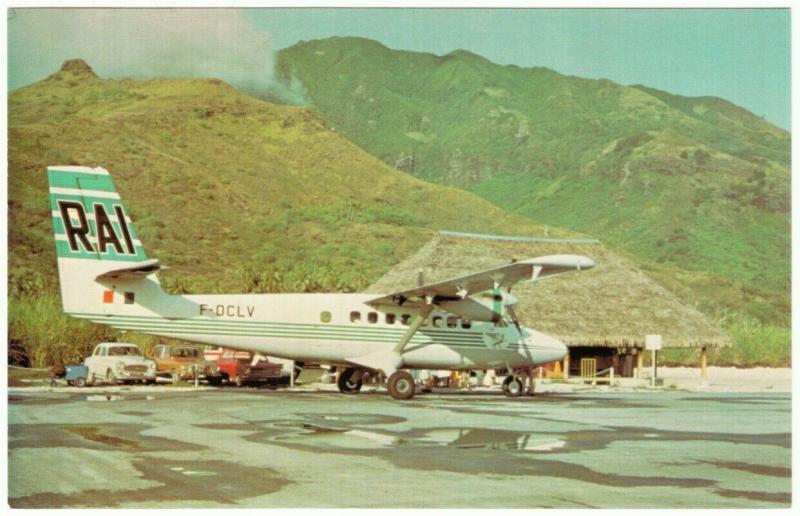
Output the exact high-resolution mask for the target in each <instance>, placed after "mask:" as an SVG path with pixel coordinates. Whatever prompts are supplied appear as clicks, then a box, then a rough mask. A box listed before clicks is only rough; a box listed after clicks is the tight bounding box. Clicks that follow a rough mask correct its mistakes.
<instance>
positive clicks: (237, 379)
mask: <svg viewBox="0 0 800 516" xmlns="http://www.w3.org/2000/svg"><path fill="white" fill-rule="evenodd" d="M231 381H232V382H233V384H234V385H235V386H237V387H241V386H242V385H244V380H242V375H240V374H237V375H236V376H234V377H233V380H231Z"/></svg>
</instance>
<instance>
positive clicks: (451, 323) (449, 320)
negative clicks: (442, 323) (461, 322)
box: [447, 316, 458, 328]
mask: <svg viewBox="0 0 800 516" xmlns="http://www.w3.org/2000/svg"><path fill="white" fill-rule="evenodd" d="M456 326H458V319H456V318H455V317H453V316H450V317H448V318H447V327H448V328H455V327H456Z"/></svg>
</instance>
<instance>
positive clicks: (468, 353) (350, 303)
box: [47, 166, 594, 400]
mask: <svg viewBox="0 0 800 516" xmlns="http://www.w3.org/2000/svg"><path fill="white" fill-rule="evenodd" d="M47 174H48V183H49V195H50V207H51V213H52V219H53V229H54V233H55V241H56V255H57V261H58V273H59V281H60V289H61V300H62V306H63V310H64V312H65V313H66V314H68V315H70V316H73V317H76V318H79V319H85V320H89V321H92V322H94V323H99V324H105V325H109V326H111V327H114V328H117V329H120V330H126V331H133V332H138V333H145V334H151V335H158V336H163V337H170V338H175V339H181V340H185V341H191V342H195V343H199V344H209V345H215V346H225V347H232V348H238V349H242V350H248V351H253V352H256V353H261V354H264V355H269V356H274V357H278V358H284V359H290V360H296V361H301V362H309V361H313V362H317V363H322V364H327V365H331V366H336V367H338V368H342V369H343V372H342V373H341V374H340V375H339V378H338V380H337V385H338V387H339V390H340V391H341V392H342V393H345V394H355V393H358V392H359V390H360V389H361V386H362V384H363V380H364V379H365V375H368V374H372V375H375V374H382V375H383V377H384V378H386V387H387V389H388V392H389V394H390V396H391V397H392V398H394V399H398V400H406V399H410V398H411V397H412V396H413V395H414V387H415V385H414V378H413V376H412V374H411V373H410V372H409V370H413V369H439V370H441V369H445V370H462V371H463V370H474V369H481V370H484V369H501V370H503V371H506V372H507V374H508V376H507V377H506V378H505V380H504V382H503V392H504V393H505V394H506V395H507V396H510V397H515V396H520V395H521V394H523V393H524V390H525V384H524V383H523V380H522V379H521V378H520V375H522V374H527V377H528V380H529V381H531V382H532V380H531V377H532V372H533V368H534V367H538V366H540V365H543V364H546V363H549V362H554V361H558V360H561V359H562V358H563V357H564V355H565V354H566V353H567V347H566V346H565V345H564V344H563V343H562V342H561V341H559V340H558V339H557V338H555V337H552V336H550V335H546V334H544V333H541V332H538V331H536V330H534V329H532V328H527V327H524V326H522V325H521V324H520V322H519V319H518V318H517V316H516V313H515V310H514V305H515V304H516V302H517V300H516V298H514V296H512V295H511V289H512V287H513V286H514V285H516V284H517V283H519V282H523V281H539V280H542V279H544V278H549V277H551V276H554V275H557V274H561V273H564V272H568V271H581V270H587V269H591V268H592V267H593V266H594V262H593V261H592V259H590V258H588V257H585V256H578V255H553V256H542V257H539V258H533V259H529V260H521V261H516V262H512V263H509V264H506V265H503V266H500V267H496V268H494V269H490V270H485V271H481V272H477V273H474V274H469V275H466V276H462V277H459V278H453V279H450V280H447V281H441V282H437V283H431V284H426V285H420V286H418V287H416V288H411V289H407V290H402V291H399V292H392V293H389V294H386V295H377V296H376V295H374V294H225V295H172V294H169V293H167V292H165V291H164V290H163V289H162V287H161V285H160V283H159V281H158V277H157V272H158V271H159V269H160V268H161V266H160V265H159V262H158V260H156V259H153V258H150V257H148V255H147V254H146V253H145V250H144V247H143V246H142V243H141V241H140V240H139V239H138V237H137V233H136V230H135V229H134V226H133V223H132V221H131V219H130V217H129V216H128V215H127V212H126V210H125V208H124V207H123V204H122V201H121V199H120V195H119V193H118V192H117V190H116V188H115V187H114V183H113V181H112V179H111V176H110V174H109V173H108V171H107V170H105V169H103V168H90V167H80V166H51V167H48V168H47ZM482 295H488V296H489V297H488V300H486V302H481V297H480V296H482ZM108 374H113V371H110V372H109V373H108Z"/></svg>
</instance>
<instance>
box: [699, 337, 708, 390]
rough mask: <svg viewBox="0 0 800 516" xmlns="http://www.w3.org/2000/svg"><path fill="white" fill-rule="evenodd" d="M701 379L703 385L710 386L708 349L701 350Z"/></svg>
mask: <svg viewBox="0 0 800 516" xmlns="http://www.w3.org/2000/svg"><path fill="white" fill-rule="evenodd" d="M700 379H701V380H702V381H703V385H708V348H707V347H705V346H703V347H702V348H700Z"/></svg>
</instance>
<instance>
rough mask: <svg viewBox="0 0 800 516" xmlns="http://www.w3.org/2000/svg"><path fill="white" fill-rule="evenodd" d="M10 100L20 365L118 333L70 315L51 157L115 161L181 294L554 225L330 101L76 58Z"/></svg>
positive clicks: (278, 287) (335, 273) (14, 318)
mask: <svg viewBox="0 0 800 516" xmlns="http://www.w3.org/2000/svg"><path fill="white" fill-rule="evenodd" d="M8 106H9V178H8V194H9V195H8V199H9V201H8V202H9V206H8V217H9V219H8V220H9V224H8V227H9V235H8V239H9V240H8V242H9V264H8V266H9V268H8V275H9V343H10V348H11V353H10V359H11V360H13V361H15V362H18V363H24V362H29V363H31V364H32V365H36V366H42V365H46V364H47V363H49V362H54V361H61V360H64V359H69V358H70V357H72V356H74V355H75V354H76V353H77V354H78V355H85V354H86V353H87V352H88V351H89V350H90V349H91V347H92V346H93V345H94V344H95V343H96V342H97V341H99V340H101V339H103V338H109V337H113V336H114V332H113V331H110V330H109V329H108V328H105V327H101V326H97V325H92V324H88V323H83V322H81V321H77V320H73V319H70V318H67V317H66V316H64V315H63V314H62V313H61V310H60V300H59V297H58V283H57V278H56V259H55V245H54V243H53V235H52V229H51V220H50V211H49V204H48V196H47V179H46V173H45V169H46V167H47V166H48V165H55V164H60V165H86V166H103V167H105V168H107V169H108V170H109V171H111V173H112V176H113V179H114V181H115V183H116V186H117V189H118V190H119V192H120V194H121V195H122V198H123V201H124V203H125V206H126V209H127V210H128V213H129V214H130V215H131V217H132V219H133V221H134V224H135V226H136V229H137V232H138V234H139V237H140V238H141V240H142V242H143V244H144V246H145V248H146V250H147V252H148V254H149V255H150V256H152V257H155V258H158V259H159V260H160V261H161V263H163V264H165V265H166V266H168V267H169V269H168V270H166V271H164V272H162V273H160V274H159V277H160V279H161V281H162V283H163V284H164V285H165V287H166V288H167V289H168V290H171V291H173V292H193V293H214V292H236V291H239V292H271V291H289V292H291V291H299V292H314V291H338V292H349V291H355V290H359V289H362V288H364V287H366V286H367V285H369V284H370V283H372V282H373V281H375V280H376V279H377V278H378V277H380V276H381V275H382V274H383V273H384V272H386V271H387V270H388V269H389V268H390V267H391V266H392V265H394V264H396V263H397V262H398V261H399V260H401V259H403V258H405V257H406V256H408V255H410V254H411V253H413V252H415V251H416V250H417V249H418V248H419V246H421V245H422V244H423V243H425V242H426V241H428V240H429V239H430V237H431V236H432V235H433V234H434V232H435V231H436V230H437V229H443V228H447V229H456V230H464V231H484V232H509V231H511V232H517V233H518V234H541V233H542V231H543V228H540V227H539V226H536V225H535V224H533V223H531V222H530V221H528V220H527V219H525V218H524V217H521V216H518V215H510V214H508V213H506V212H504V211H502V210H500V209H498V208H496V207H495V206H493V205H492V204H490V203H488V202H486V201H484V200H482V199H480V198H478V197H477V196H475V195H473V194H470V193H467V192H464V191H461V190H458V189H455V188H448V187H443V186H437V185H432V184H429V183H426V182H423V181H420V180H418V179H415V178H412V177H409V176H407V175H405V174H403V173H401V172H399V171H397V170H395V169H392V168H391V167H388V166H386V165H385V164H383V163H381V162H380V161H379V160H377V159H375V158H373V157H372V156H370V155H369V154H367V153H366V152H364V151H362V150H361V149H359V148H358V147H356V146H354V145H352V144H351V143H349V142H348V141H347V140H345V139H344V138H343V137H341V136H339V135H338V134H337V133H336V132H335V131H333V130H331V129H330V128H329V127H327V125H326V123H325V121H324V120H323V119H322V118H321V117H320V116H319V114H318V113H317V112H316V111H314V110H311V109H307V108H300V107H289V106H278V105H275V104H270V103H267V102H263V101H260V100H258V99H255V98H253V97H249V96H247V95H244V94H242V93H239V92H237V91H236V90H234V89H233V88H231V87H230V86H228V85H227V84H225V83H223V82H221V81H218V80H187V81H129V80H122V81H116V80H102V79H100V78H98V77H96V76H95V75H94V73H93V72H92V71H91V69H90V68H89V67H88V66H87V65H86V64H85V63H82V62H70V63H69V64H68V65H66V66H65V67H64V68H63V69H62V70H61V71H59V72H58V73H56V74H54V75H52V76H51V77H49V78H47V79H45V80H43V81H41V82H38V83H36V84H33V85H30V86H27V87H25V88H21V89H19V90H16V91H14V92H12V93H11V94H10V95H9V99H8ZM465 214H469V215H468V216H465ZM125 338H126V339H128V340H130V339H141V340H140V342H142V343H145V344H147V343H149V342H150V341H149V340H148V339H146V338H143V337H136V336H125ZM62 344H63V345H62ZM148 345H149V344H148Z"/></svg>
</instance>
